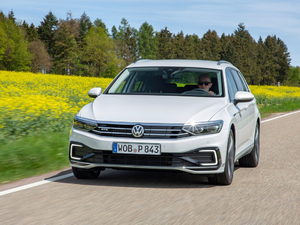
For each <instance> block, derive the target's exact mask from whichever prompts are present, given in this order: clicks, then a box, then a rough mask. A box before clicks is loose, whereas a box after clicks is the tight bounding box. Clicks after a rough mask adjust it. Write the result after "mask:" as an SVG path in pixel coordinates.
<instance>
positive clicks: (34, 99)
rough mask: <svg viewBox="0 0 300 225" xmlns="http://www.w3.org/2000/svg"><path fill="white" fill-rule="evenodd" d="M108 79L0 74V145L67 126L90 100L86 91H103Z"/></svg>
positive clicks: (15, 73)
mask: <svg viewBox="0 0 300 225" xmlns="http://www.w3.org/2000/svg"><path fill="white" fill-rule="evenodd" d="M111 80H112V79H109V78H91V77H76V76H61V75H45V74H34V73H25V72H8V71H0V86H1V89H0V112H1V113H0V129H1V131H0V142H1V139H4V138H6V137H7V136H22V135H26V134H28V133H29V132H39V131H41V130H49V129H52V130H62V129H65V128H66V127H70V125H71V121H72V118H73V117H74V115H75V114H76V113H77V112H78V111H79V109H80V108H81V107H82V106H84V105H85V104H87V103H89V102H91V101H92V99H91V98H90V97H88V95H87V92H88V91H89V89H91V88H93V87H101V88H103V89H104V88H106V87H107V86H108V85H109V83H110V82H111Z"/></svg>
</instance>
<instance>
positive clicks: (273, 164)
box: [0, 113, 300, 225]
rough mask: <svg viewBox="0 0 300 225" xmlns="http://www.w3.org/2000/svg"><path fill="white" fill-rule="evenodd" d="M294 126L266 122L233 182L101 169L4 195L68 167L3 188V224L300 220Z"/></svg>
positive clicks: (299, 118) (298, 142)
mask: <svg viewBox="0 0 300 225" xmlns="http://www.w3.org/2000/svg"><path fill="white" fill-rule="evenodd" d="M299 131H300V113H295V114H292V115H288V116H285V117H282V118H278V119H275V120H271V121H265V122H263V123H262V125H261V155H260V163H259V166H258V167H257V168H239V167H238V166H237V167H236V169H235V173H234V181H233V183H232V184H231V185H230V186H213V185H210V184H208V182H207V179H206V178H201V177H198V176H196V175H190V174H184V173H167V172H163V173H161V172H136V171H115V170H106V171H104V172H103V173H101V175H100V177H99V178H98V179H97V180H77V179H75V178H74V177H73V176H71V177H68V178H65V179H60V180H57V181H53V180H52V182H47V183H45V184H42V185H39V186H35V187H31V188H27V189H24V190H20V191H17V192H12V193H5V191H7V190H11V188H13V187H18V186H20V185H24V184H29V183H33V182H37V181H41V182H44V181H45V180H44V179H45V178H46V181H47V179H48V181H49V178H51V177H55V176H60V175H62V174H69V173H70V170H69V169H66V170H64V171H60V172H56V173H51V174H47V175H44V176H40V177H36V178H30V179H26V180H23V181H19V182H16V183H13V184H7V185H2V186H0V224H5V225H6V224H143V225H144V224H300V172H299V166H300V154H299V153H300V138H299V136H300V135H299ZM43 180H44V181H43ZM36 184H37V183H36ZM1 193H2V195H1Z"/></svg>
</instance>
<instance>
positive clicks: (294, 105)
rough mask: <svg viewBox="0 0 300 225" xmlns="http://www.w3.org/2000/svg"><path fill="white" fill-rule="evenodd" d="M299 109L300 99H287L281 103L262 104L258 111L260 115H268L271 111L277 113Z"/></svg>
mask: <svg viewBox="0 0 300 225" xmlns="http://www.w3.org/2000/svg"><path fill="white" fill-rule="evenodd" d="M298 109H300V100H295V101H287V102H284V103H282V104H277V105H276V104H272V105H264V106H262V107H260V109H259V111H260V114H261V117H262V118H264V117H267V116H270V115H271V114H272V113H278V112H290V111H294V110H298Z"/></svg>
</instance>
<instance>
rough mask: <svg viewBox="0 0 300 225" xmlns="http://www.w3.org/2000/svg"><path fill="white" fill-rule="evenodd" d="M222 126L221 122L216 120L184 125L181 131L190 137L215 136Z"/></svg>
mask: <svg viewBox="0 0 300 225" xmlns="http://www.w3.org/2000/svg"><path fill="white" fill-rule="evenodd" d="M222 126H223V120H216V121H210V122H201V123H189V124H185V125H184V126H183V128H182V130H184V131H186V132H188V133H190V134H192V135H203V134H215V133H219V132H220V131H221V129H222Z"/></svg>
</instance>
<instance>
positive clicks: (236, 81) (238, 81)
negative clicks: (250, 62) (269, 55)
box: [230, 69, 247, 91]
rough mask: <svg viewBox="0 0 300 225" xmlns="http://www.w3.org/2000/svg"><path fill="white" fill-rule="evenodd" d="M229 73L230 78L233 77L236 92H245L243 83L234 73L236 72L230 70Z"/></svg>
mask: <svg viewBox="0 0 300 225" xmlns="http://www.w3.org/2000/svg"><path fill="white" fill-rule="evenodd" d="M230 71H231V73H232V76H233V78H234V80H235V83H236V85H237V88H238V90H239V91H247V89H246V87H245V84H244V82H243V81H242V79H241V77H240V76H239V74H238V73H237V72H236V70H233V69H231V70H230Z"/></svg>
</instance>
